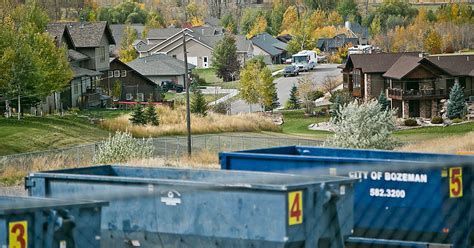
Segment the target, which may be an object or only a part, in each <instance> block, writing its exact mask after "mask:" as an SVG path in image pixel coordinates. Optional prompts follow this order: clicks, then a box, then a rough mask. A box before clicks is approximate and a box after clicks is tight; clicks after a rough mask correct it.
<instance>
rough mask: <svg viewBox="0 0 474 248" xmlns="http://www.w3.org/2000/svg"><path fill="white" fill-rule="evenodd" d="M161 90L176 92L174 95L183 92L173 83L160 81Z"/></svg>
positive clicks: (182, 88)
mask: <svg viewBox="0 0 474 248" xmlns="http://www.w3.org/2000/svg"><path fill="white" fill-rule="evenodd" d="M161 90H162V91H163V92H168V91H170V90H174V91H176V93H181V92H183V90H184V87H183V86H182V85H179V84H177V83H175V82H173V81H161Z"/></svg>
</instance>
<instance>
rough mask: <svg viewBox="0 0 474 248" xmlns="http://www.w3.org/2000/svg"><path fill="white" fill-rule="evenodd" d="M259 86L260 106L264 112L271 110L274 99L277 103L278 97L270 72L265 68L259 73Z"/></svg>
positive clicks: (273, 105)
mask: <svg viewBox="0 0 474 248" xmlns="http://www.w3.org/2000/svg"><path fill="white" fill-rule="evenodd" d="M259 81H260V82H261V86H260V96H261V97H260V98H261V100H260V101H261V104H262V105H263V107H264V109H265V110H273V108H274V107H275V99H276V102H277V103H278V95H277V89H276V86H275V83H274V82H273V77H272V71H271V70H270V69H269V68H268V67H265V68H264V69H263V70H262V71H260V73H259Z"/></svg>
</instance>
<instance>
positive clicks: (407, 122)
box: [403, 119, 418, 127]
mask: <svg viewBox="0 0 474 248" xmlns="http://www.w3.org/2000/svg"><path fill="white" fill-rule="evenodd" d="M403 123H404V124H405V126H407V127H416V126H418V122H416V120H415V119H406V120H405V121H404V122H403Z"/></svg>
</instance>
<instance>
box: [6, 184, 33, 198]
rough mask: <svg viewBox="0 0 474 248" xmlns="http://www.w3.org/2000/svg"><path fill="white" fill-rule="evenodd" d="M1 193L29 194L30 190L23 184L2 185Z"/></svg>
mask: <svg viewBox="0 0 474 248" xmlns="http://www.w3.org/2000/svg"><path fill="white" fill-rule="evenodd" d="M0 195H13V196H27V195H28V192H27V191H26V190H25V187H24V186H23V185H21V186H9V187H0Z"/></svg>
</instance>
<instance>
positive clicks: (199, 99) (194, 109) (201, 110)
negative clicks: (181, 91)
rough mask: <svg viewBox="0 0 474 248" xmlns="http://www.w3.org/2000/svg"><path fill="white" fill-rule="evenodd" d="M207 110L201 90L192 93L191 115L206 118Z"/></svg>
mask: <svg viewBox="0 0 474 248" xmlns="http://www.w3.org/2000/svg"><path fill="white" fill-rule="evenodd" d="M207 110H208V105H207V102H206V99H205V98H204V95H203V94H202V92H201V90H196V91H194V92H193V97H192V99H191V113H195V114H199V115H202V116H206V115H207Z"/></svg>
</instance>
